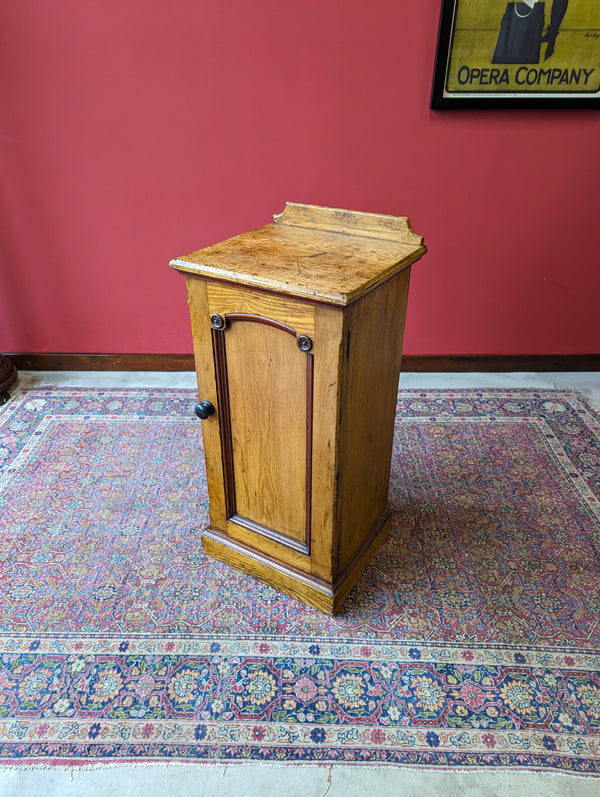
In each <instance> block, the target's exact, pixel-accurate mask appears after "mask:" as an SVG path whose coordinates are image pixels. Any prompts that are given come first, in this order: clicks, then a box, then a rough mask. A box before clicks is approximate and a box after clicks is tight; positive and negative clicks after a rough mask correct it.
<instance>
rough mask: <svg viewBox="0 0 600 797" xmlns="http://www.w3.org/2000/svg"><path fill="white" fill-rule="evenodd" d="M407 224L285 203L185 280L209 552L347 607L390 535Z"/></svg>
mask: <svg viewBox="0 0 600 797" xmlns="http://www.w3.org/2000/svg"><path fill="white" fill-rule="evenodd" d="M425 251H426V250H425V247H424V246H423V239H422V238H421V237H420V236H419V235H417V234H415V233H414V232H413V231H412V229H411V226H410V223H409V221H408V219H406V218H403V217H395V216H381V215H377V214H371V213H360V212H352V211H347V210H336V209H331V208H323V207H317V206H312V205H299V204H293V203H288V204H287V205H286V207H285V210H284V211H283V213H281V214H280V215H277V216H275V218H274V222H273V223H272V224H268V225H266V226H264V227H261V228H260V229H258V230H253V231H252V232H247V233H244V234H242V235H238V236H236V237H234V238H231V239H229V240H227V241H224V242H222V243H219V244H216V245H214V246H209V247H207V248H205V249H201V250H199V251H198V252H194V253H192V254H190V255H187V256H184V257H180V258H178V259H176V260H173V261H172V262H171V266H172V267H173V268H174V269H176V270H177V271H179V272H181V273H183V274H185V278H186V286H187V295H188V304H189V309H190V314H191V324H192V335H193V340H194V353H195V362H196V372H197V377H198V388H199V399H200V403H199V404H198V406H197V407H196V413H197V414H198V415H199V417H201V418H203V419H204V420H203V430H202V431H203V438H204V447H205V458H206V470H207V480H208V489H209V501H210V526H209V527H208V528H207V529H205V530H204V532H203V537H202V542H203V547H204V550H205V551H206V553H207V554H209V555H211V556H214V557H216V558H217V559H220V560H222V561H224V562H227V563H228V564H230V565H232V566H233V567H235V568H238V569H239V570H242V571H244V572H245V573H249V574H251V575H252V576H254V577H256V578H258V579H260V580H262V581H265V582H266V583H268V584H270V585H272V586H273V587H275V588H277V589H279V590H281V591H283V592H285V593H287V594H289V595H292V596H294V597H296V598H298V599H300V600H302V601H304V602H305V603H307V604H309V605H311V606H314V607H316V608H318V609H320V610H321V611H323V612H327V613H329V614H334V613H335V612H337V611H338V610H339V608H340V606H341V604H342V602H343V600H344V599H345V597H346V596H347V595H348V592H349V591H350V589H351V588H352V587H353V585H354V584H355V583H356V582H357V580H358V578H359V577H360V575H361V573H362V572H363V570H364V569H365V567H366V566H367V564H368V563H369V561H370V560H371V559H372V557H373V556H374V554H375V553H376V551H377V550H378V548H379V547H380V545H381V544H382V542H383V541H384V540H385V538H386V536H387V534H388V532H389V529H390V512H389V511H388V506H387V495H388V481H389V472H390V460H391V452H392V437H393V429H394V417H395V407H396V395H397V387H398V377H399V371H400V359H401V352H402V337H403V331H404V318H405V311H406V300H407V294H408V283H409V275H410V267H411V264H412V263H414V262H415V261H416V260H418V259H419V258H420V257H421V256H422V255H423V254H424V253H425Z"/></svg>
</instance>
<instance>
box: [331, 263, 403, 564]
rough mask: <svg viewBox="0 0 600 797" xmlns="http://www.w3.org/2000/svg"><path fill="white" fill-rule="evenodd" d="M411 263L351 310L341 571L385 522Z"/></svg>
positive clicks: (342, 454)
mask: <svg viewBox="0 0 600 797" xmlns="http://www.w3.org/2000/svg"><path fill="white" fill-rule="evenodd" d="M409 278H410V269H407V270H406V271H404V272H402V273H400V274H398V275H397V276H396V277H394V278H393V279H391V280H389V281H388V282H386V283H385V284H384V285H382V286H381V287H380V288H378V289H377V290H375V291H372V292H371V293H369V294H367V295H366V296H364V297H363V298H362V299H360V300H359V301H357V302H356V303H355V304H353V305H352V306H351V307H350V308H348V312H347V315H346V324H345V328H344V366H343V377H342V381H343V385H342V396H343V398H342V406H341V430H340V464H339V470H340V477H339V497H338V500H339V505H340V521H339V522H340V526H339V532H338V533H339V572H340V574H342V573H343V571H344V569H345V568H346V567H348V566H351V565H352V560H353V559H354V557H356V556H360V555H361V548H362V547H363V546H364V545H365V544H367V541H368V539H369V536H370V535H371V534H372V533H373V532H374V530H375V529H376V528H377V526H378V524H379V525H380V524H381V523H382V519H383V518H384V517H385V515H386V512H387V496H388V486H389V475H390V460H391V454H392V444H393V434H394V418H395V409H396V398H397V394H398V378H399V375H400V362H401V357H402V339H403V336H404V320H405V314H406V302H407V297H408V284H409Z"/></svg>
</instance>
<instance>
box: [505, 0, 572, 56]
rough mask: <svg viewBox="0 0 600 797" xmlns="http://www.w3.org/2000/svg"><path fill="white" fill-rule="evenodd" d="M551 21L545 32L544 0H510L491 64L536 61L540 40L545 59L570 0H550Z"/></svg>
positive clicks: (552, 48) (550, 52) (551, 52)
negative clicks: (543, 46)
mask: <svg viewBox="0 0 600 797" xmlns="http://www.w3.org/2000/svg"><path fill="white" fill-rule="evenodd" d="M549 2H551V4H552V9H551V12H550V23H549V25H548V28H547V29H546V32H545V33H544V32H543V31H544V17H545V8H546V3H545V2H543V0H523V1H522V2H509V3H507V6H506V11H505V13H504V16H503V17H502V23H501V25H500V33H499V34H498V41H497V43H496V50H495V52H494V57H493V58H492V63H494V64H539V62H540V51H541V47H542V42H544V43H545V44H546V49H545V52H544V61H546V60H547V59H548V58H550V56H551V55H552V54H553V52H554V45H555V42H556V37H557V35H558V31H559V28H560V25H561V23H562V21H563V18H564V16H565V13H566V11H567V6H568V3H569V0H549Z"/></svg>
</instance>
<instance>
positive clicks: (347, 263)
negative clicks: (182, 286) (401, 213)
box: [171, 203, 426, 305]
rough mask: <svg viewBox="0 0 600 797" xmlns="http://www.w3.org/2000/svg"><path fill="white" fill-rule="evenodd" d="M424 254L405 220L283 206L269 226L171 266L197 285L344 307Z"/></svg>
mask: <svg viewBox="0 0 600 797" xmlns="http://www.w3.org/2000/svg"><path fill="white" fill-rule="evenodd" d="M425 251H426V249H425V247H424V246H423V239H422V238H421V236H419V235H417V234H416V233H414V232H413V231H412V229H411V227H410V222H409V221H408V219H406V218H403V217H396V216H380V215H377V214H371V213H357V212H353V211H345V210H336V209H331V208H321V207H317V206H312V205H295V204H292V203H288V204H287V205H286V208H285V210H284V212H283V213H281V214H280V215H278V216H275V219H274V222H273V223H272V224H268V225H266V226H265V227H260V228H259V229H257V230H252V231H251V232H246V233H243V234H242V235H236V236H235V237H234V238H229V239H228V240H226V241H223V242H221V243H218V244H214V245H213V246H208V247H206V248H205V249H200V250H198V251H197V252H192V253H191V254H189V255H184V256H183V257H180V258H177V259H175V260H173V261H172V262H171V266H172V267H173V268H174V269H176V270H177V271H180V272H183V273H186V274H195V275H198V276H200V277H202V278H204V279H215V280H224V281H226V282H233V283H236V284H241V285H247V286H251V287H256V288H262V289H264V290H269V291H273V292H276V293H283V294H288V295H292V296H298V297H302V298H306V299H311V300H313V301H318V302H325V303H328V304H338V305H345V304H350V303H351V302H353V301H355V300H356V299H358V298H359V297H360V296H362V295H363V294H364V293H367V292H368V291H369V290H371V289H372V288H373V287H375V286H376V285H377V284H379V283H380V282H384V281H385V280H387V279H389V278H390V277H392V276H394V274H396V273H397V272H398V271H401V270H403V269H404V268H407V267H408V266H410V265H411V264H412V263H414V262H415V261H416V260H418V259H419V258H420V257H421V256H422V255H423V254H424V253H425Z"/></svg>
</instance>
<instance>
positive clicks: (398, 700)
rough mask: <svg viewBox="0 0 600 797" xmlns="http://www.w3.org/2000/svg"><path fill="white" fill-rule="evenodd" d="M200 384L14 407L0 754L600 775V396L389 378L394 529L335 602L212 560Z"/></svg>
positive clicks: (4, 437) (0, 634)
mask: <svg viewBox="0 0 600 797" xmlns="http://www.w3.org/2000/svg"><path fill="white" fill-rule="evenodd" d="M195 401H196V394H195V392H194V391H191V390H131V389H129V390H125V389H123V390H115V389H110V390H91V389H65V388H61V389H58V388H45V389H44V388H40V389H32V390H28V391H24V392H22V393H20V394H18V395H16V396H15V397H14V398H13V399H12V400H11V401H10V402H9V403H8V404H6V405H5V406H4V407H3V408H2V409H1V410H0V463H1V470H0V565H1V568H2V570H1V581H0V761H1V762H3V763H5V764H6V763H10V764H15V763H23V764H29V765H32V764H45V765H48V764H65V763H66V764H69V765H76V764H90V763H102V762H115V761H137V762H140V761H165V760H175V759H176V760H182V761H187V762H217V761H218V762H237V761H249V760H254V761H258V760H260V761H269V762H280V761H281V762H312V763H324V764H335V763H337V762H339V763H344V764H350V763H355V764H371V765H374V764H375V765H397V766H403V765H408V766H419V767H424V766H429V767H463V768H481V767H486V768H511V769H537V770H547V771H555V772H556V771H561V772H577V773H586V774H590V775H598V774H600V551H599V540H600V500H599V498H600V417H599V415H598V413H597V412H596V411H595V410H593V409H592V408H591V406H589V405H588V404H587V403H586V401H585V400H584V399H583V398H582V397H581V396H579V395H577V394H575V393H571V392H563V391H538V392H535V391H531V390H485V391H484V390H480V391H474V390H463V391H453V392H452V391H447V390H445V391H439V390H428V391H405V392H401V393H400V394H399V396H398V407H397V416H396V418H397V419H396V429H395V439H394V453H393V463H392V474H391V480H390V501H391V504H392V508H393V509H394V511H395V517H394V526H393V532H392V536H391V537H390V539H389V541H388V542H387V543H386V544H385V545H384V546H383V548H382V549H381V551H380V552H379V554H378V555H377V557H376V558H375V560H374V561H373V562H372V564H371V565H370V567H369V568H368V570H367V571H366V572H365V574H364V576H363V577H362V578H361V580H360V582H359V584H358V585H357V586H356V588H355V589H354V590H353V591H352V593H351V594H350V596H349V598H348V599H347V601H346V604H345V606H344V608H343V611H342V613H341V614H340V615H339V616H337V617H335V618H331V617H328V616H325V615H323V614H321V613H319V612H318V611H316V610H314V609H310V608H308V607H306V606H304V605H303V604H301V603H299V602H298V601H296V600H293V599H292V598H287V597H285V596H282V595H281V594H279V593H278V592H277V591H275V590H274V589H272V588H271V587H268V586H265V585H263V584H261V583H259V582H258V581H255V580H253V579H252V578H250V577H249V576H245V575H242V574H240V573H238V572H236V571H235V570H233V569H231V568H229V567H227V566H226V565H223V564H221V563H219V562H216V561H213V560H210V559H208V558H207V557H205V556H204V554H203V552H202V548H201V543H200V534H201V530H202V528H203V527H204V526H205V525H206V524H207V522H208V499H207V492H206V485H205V477H204V464H203V454H202V438H201V434H202V432H201V424H200V423H199V422H198V420H197V419H196V417H195V416H194V414H193V406H194V404H195Z"/></svg>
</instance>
